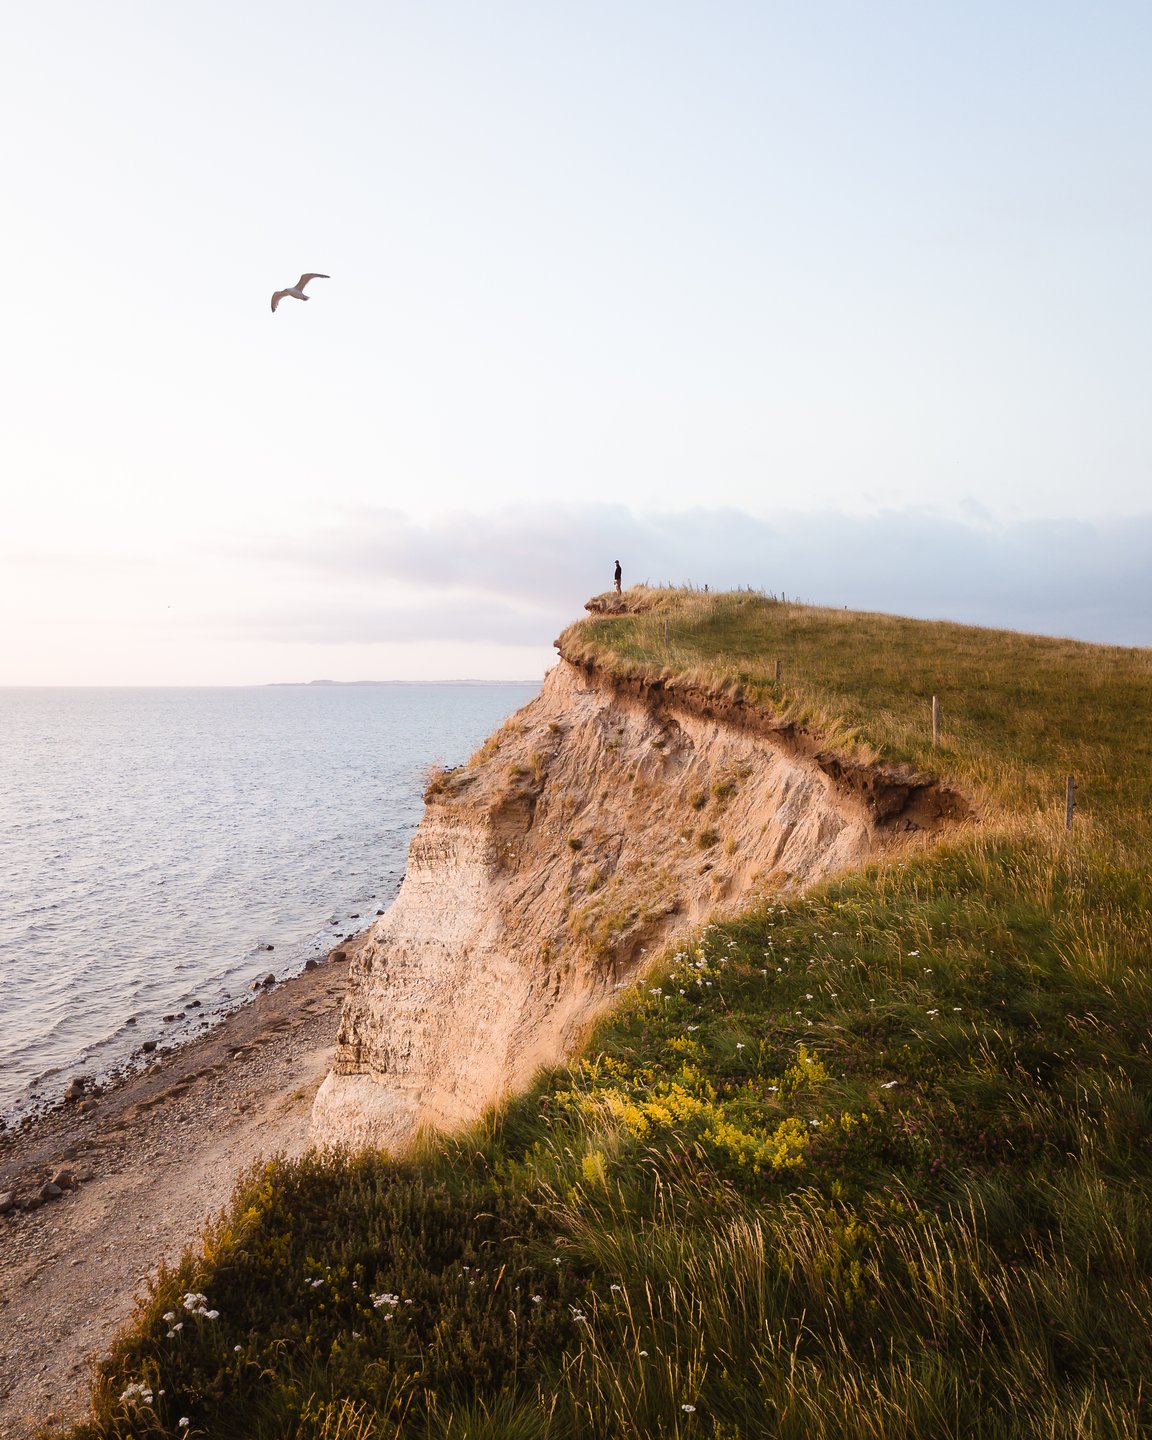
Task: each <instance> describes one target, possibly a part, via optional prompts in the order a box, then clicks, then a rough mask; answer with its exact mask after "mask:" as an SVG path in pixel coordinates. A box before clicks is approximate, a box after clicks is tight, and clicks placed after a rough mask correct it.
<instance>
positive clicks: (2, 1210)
mask: <svg viewBox="0 0 1152 1440" xmlns="http://www.w3.org/2000/svg"><path fill="white" fill-rule="evenodd" d="M15 1208H16V1196H15V1195H13V1193H12V1191H11V1190H6V1191H5V1192H4V1194H3V1195H0V1215H7V1214H8V1212H9V1211H10V1210H15Z"/></svg>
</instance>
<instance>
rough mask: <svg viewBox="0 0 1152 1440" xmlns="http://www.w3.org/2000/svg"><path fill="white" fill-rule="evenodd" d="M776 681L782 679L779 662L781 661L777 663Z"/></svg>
mask: <svg viewBox="0 0 1152 1440" xmlns="http://www.w3.org/2000/svg"><path fill="white" fill-rule="evenodd" d="M776 679H777V680H779V679H780V661H779V660H777V661H776Z"/></svg>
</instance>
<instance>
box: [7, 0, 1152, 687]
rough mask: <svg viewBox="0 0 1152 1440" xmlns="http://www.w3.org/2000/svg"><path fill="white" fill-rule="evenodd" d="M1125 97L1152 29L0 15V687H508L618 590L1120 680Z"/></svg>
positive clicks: (677, 17)
mask: <svg viewBox="0 0 1152 1440" xmlns="http://www.w3.org/2000/svg"><path fill="white" fill-rule="evenodd" d="M1150 63H1152V8H1150V7H1149V6H1148V5H1147V4H1146V3H1144V0H1141V3H1130V4H1129V3H1113V0H1101V3H1099V4H1096V5H1093V6H1085V5H1082V4H1072V3H1064V0H1043V3H1040V0H1014V3H1013V4H1011V5H1005V4H1003V3H1002V0H997V3H984V0H963V3H961V0H954V3H943V0H916V3H912V0H908V3H886V0H876V3H873V4H870V5H868V6H862V5H860V4H859V3H858V0H827V3H819V4H814V5H808V6H798V5H795V4H793V3H782V0H781V3H776V0H758V3H740V0H710V3H709V4H707V5H705V4H702V3H697V4H688V3H677V0H660V3H656V0H612V3H602V0H585V3H582V4H580V5H574V4H560V3H556V0H532V3H527V0H525V3H501V0H493V3H487V0H480V3H477V0H468V3H465V0H426V3H423V4H421V5H419V6H414V5H411V4H398V3H390V0H372V3H368V0H332V3H330V4H329V5H327V6H326V7H324V8H323V9H316V8H315V7H313V6H309V7H305V6H303V5H301V4H298V3H293V0H278V3H277V4H275V5H273V4H271V3H263V0H249V3H246V4H244V5H239V6H238V5H235V4H234V3H231V0H229V3H221V0H202V3H200V4H198V5H196V6H195V7H188V6H166V5H155V4H153V3H128V0H106V3H104V4H102V5H100V6H93V5H91V4H90V3H88V0H84V3H74V0H67V3H62V0H40V3H38V4H36V5H29V4H25V5H22V6H20V7H19V8H15V7H14V8H13V9H12V10H11V12H10V14H9V15H8V16H7V18H6V23H5V39H4V45H3V47H2V49H0V135H2V136H3V140H2V141H0V147H2V151H3V162H4V163H3V167H2V170H0V173H2V174H3V177H4V217H5V218H4V223H3V225H2V226H0V269H2V270H3V273H4V298H3V309H2V311H0V684H8V685H90V684H108V685H113V684H140V685H148V684H158V685H159V684H260V683H266V682H269V681H285V680H309V679H317V678H327V679H337V680H340V679H344V680H353V679H449V678H465V677H468V678H488V679H510V678H515V679H530V678H534V677H537V676H539V675H541V674H542V673H543V671H544V669H545V668H546V667H547V665H548V664H549V663H551V660H552V659H553V658H554V651H553V649H552V641H553V639H554V638H555V635H556V634H557V633H558V632H559V630H560V629H561V628H562V627H563V626H564V625H565V624H566V623H568V622H569V621H570V620H572V619H574V618H576V617H577V616H578V615H579V614H580V613H582V605H583V602H584V601H585V600H586V599H587V598H588V597H589V596H590V595H592V594H594V593H597V592H598V591H601V590H604V589H607V588H608V587H609V585H610V583H611V576H612V564H613V561H614V560H616V559H619V560H620V561H621V563H622V565H623V568H624V579H625V583H626V584H627V583H631V582H633V581H637V580H648V581H650V582H652V583H663V582H677V583H688V582H691V583H695V584H704V583H708V584H710V585H712V586H713V587H714V588H720V587H724V586H735V585H744V586H752V587H755V588H762V589H764V590H766V591H769V592H771V593H776V594H779V593H784V594H787V595H789V596H795V597H797V598H800V599H803V600H807V601H811V602H813V603H817V604H829V605H837V606H849V607H851V608H854V609H855V608H858V609H875V610H888V611H895V612H898V613H902V614H908V615H916V616H923V617H925V618H933V619H936V618H946V619H954V620H961V621H966V622H973V623H979V624H986V625H994V626H1003V627H1006V628H1012V629H1024V630H1034V631H1040V632H1044V633H1054V634H1063V635H1072V636H1076V637H1078V638H1081V639H1087V640H1094V641H1101V642H1106V643H1116V644H1130V645H1152V580H1150V579H1149V565H1148V557H1149V555H1150V554H1152V546H1150V542H1152V499H1150V498H1149V494H1150V488H1152V487H1150V485H1149V480H1150V478H1152V425H1150V424H1149V395H1150V393H1152V385H1150V382H1152V260H1150V257H1152V87H1149V85H1148V84H1147V75H1148V72H1149V66H1150ZM304 270H316V271H323V272H326V273H327V274H328V275H329V276H330V277H331V278H330V279H328V280H316V281H313V282H312V283H311V284H310V285H309V288H308V294H309V296H310V299H309V302H308V303H307V304H300V303H299V302H297V301H293V300H291V299H288V300H285V301H283V302H282V303H281V305H280V307H279V309H278V310H277V312H276V313H275V314H273V313H272V312H271V308H270V304H269V300H270V296H271V293H272V291H273V290H276V289H280V288H283V287H284V286H287V285H290V284H292V283H293V282H294V281H295V279H296V278H297V276H298V275H299V274H300V273H301V272H302V271H304Z"/></svg>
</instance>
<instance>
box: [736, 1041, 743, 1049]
mask: <svg viewBox="0 0 1152 1440" xmlns="http://www.w3.org/2000/svg"><path fill="white" fill-rule="evenodd" d="M736 1049H737V1050H743V1049H744V1042H743V1040H737V1042H736Z"/></svg>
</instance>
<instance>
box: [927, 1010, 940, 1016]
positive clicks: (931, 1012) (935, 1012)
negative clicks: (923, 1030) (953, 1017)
mask: <svg viewBox="0 0 1152 1440" xmlns="http://www.w3.org/2000/svg"><path fill="white" fill-rule="evenodd" d="M926 1013H927V1014H929V1015H939V1014H940V1011H939V1010H929V1011H927V1012H926Z"/></svg>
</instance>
